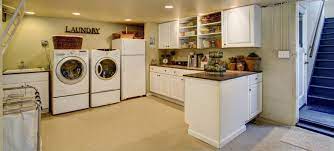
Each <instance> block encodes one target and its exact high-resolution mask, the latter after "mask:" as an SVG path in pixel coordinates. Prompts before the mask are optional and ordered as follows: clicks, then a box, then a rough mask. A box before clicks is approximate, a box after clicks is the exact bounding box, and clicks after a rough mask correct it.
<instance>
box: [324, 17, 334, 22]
mask: <svg viewBox="0 0 334 151" xmlns="http://www.w3.org/2000/svg"><path fill="white" fill-rule="evenodd" d="M330 21H334V17H328V18H325V22H330Z"/></svg>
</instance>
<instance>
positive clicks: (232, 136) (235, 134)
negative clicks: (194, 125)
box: [219, 125, 246, 148]
mask: <svg viewBox="0 0 334 151" xmlns="http://www.w3.org/2000/svg"><path fill="white" fill-rule="evenodd" d="M245 131H246V125H243V126H241V127H240V128H239V129H237V130H236V131H234V132H233V133H232V134H230V135H229V136H227V137H225V138H223V139H221V140H220V143H219V148H222V147H223V146H225V145H226V144H227V143H229V142H231V141H232V140H233V139H235V138H236V137H238V136H239V135H240V134H242V133H243V132H245Z"/></svg>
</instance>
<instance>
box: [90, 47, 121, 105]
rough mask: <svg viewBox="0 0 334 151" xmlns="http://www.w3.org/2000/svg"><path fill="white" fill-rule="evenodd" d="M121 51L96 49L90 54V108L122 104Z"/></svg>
mask: <svg viewBox="0 0 334 151" xmlns="http://www.w3.org/2000/svg"><path fill="white" fill-rule="evenodd" d="M120 88H121V80H120V51H119V50H115V49H114V50H112V49H96V50H92V51H91V52H90V106H91V107H98V106H102V105H108V104H113V103H117V102H120V93H121V92H120Z"/></svg>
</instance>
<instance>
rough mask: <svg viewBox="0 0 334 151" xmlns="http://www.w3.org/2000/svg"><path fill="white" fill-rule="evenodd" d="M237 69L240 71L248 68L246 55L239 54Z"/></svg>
mask: <svg viewBox="0 0 334 151" xmlns="http://www.w3.org/2000/svg"><path fill="white" fill-rule="evenodd" d="M237 69H238V71H245V70H246V62H245V57H244V56H237Z"/></svg>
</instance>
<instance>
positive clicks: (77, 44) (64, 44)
mask: <svg viewBox="0 0 334 151" xmlns="http://www.w3.org/2000/svg"><path fill="white" fill-rule="evenodd" d="M52 39H53V46H54V49H81V47H82V37H78V36H77V37H75V36H53V37H52Z"/></svg>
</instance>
